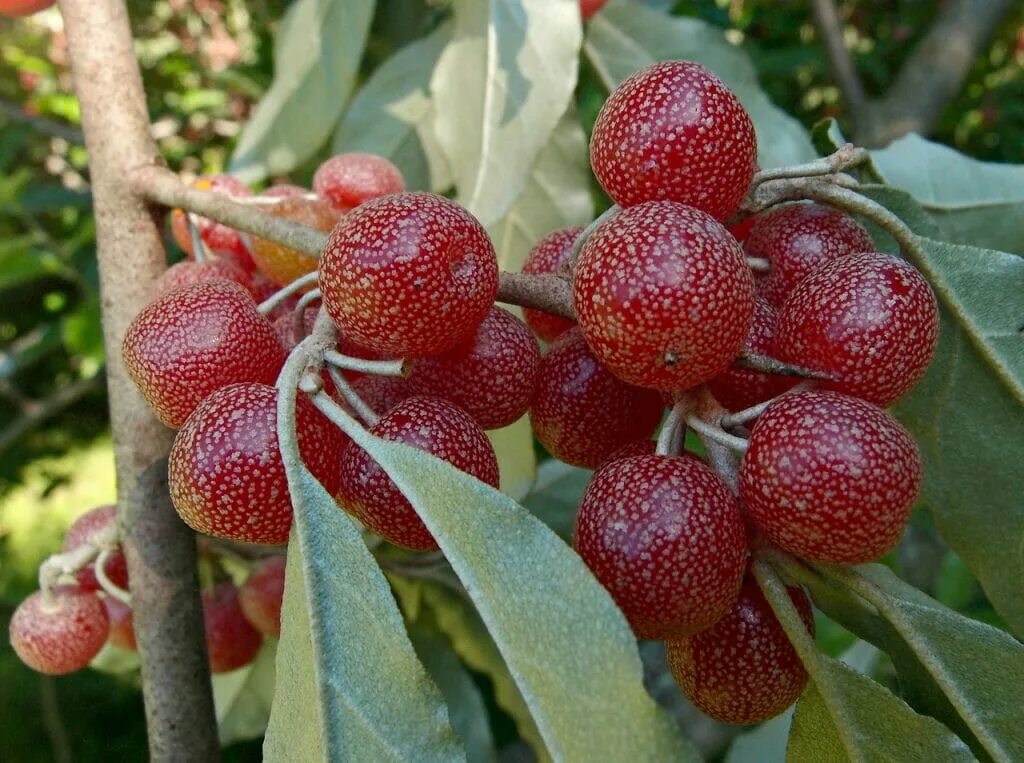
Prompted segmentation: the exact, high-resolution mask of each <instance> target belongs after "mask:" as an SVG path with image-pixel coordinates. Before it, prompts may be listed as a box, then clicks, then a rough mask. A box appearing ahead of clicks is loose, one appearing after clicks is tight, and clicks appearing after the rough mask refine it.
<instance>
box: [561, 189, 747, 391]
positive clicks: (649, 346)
mask: <svg viewBox="0 0 1024 763" xmlns="http://www.w3.org/2000/svg"><path fill="white" fill-rule="evenodd" d="M573 303H574V305H575V307H576V318H577V320H578V321H579V325H580V329H582V331H583V335H584V336H585V337H586V339H587V343H588V344H589V345H590V346H591V348H592V349H593V350H594V354H595V355H597V357H598V358H600V359H601V362H602V363H604V364H605V365H606V366H608V368H609V369H611V371H612V373H614V374H615V375H616V376H618V377H619V378H621V379H624V380H625V381H628V382H630V383H631V384H638V385H640V386H642V387H653V388H655V389H663V390H683V389H688V388H690V387H693V386H695V385H697V384H700V383H702V382H705V381H707V380H708V379H711V378H712V377H714V376H716V375H717V374H719V373H721V372H722V371H724V370H725V369H726V368H728V367H729V364H730V363H731V362H732V361H733V359H734V358H735V357H736V355H737V353H739V351H740V350H741V349H742V347H743V342H744V341H745V340H746V338H747V334H748V332H749V331H750V324H751V321H752V320H753V315H754V279H753V277H752V276H751V274H750V268H749V267H748V266H747V263H746V258H745V257H744V255H743V250H742V249H741V248H740V245H739V244H738V243H737V242H736V239H734V238H733V237H732V236H731V235H729V232H728V231H727V230H726V229H725V228H724V227H722V225H720V224H719V223H717V222H716V221H715V220H713V219H712V218H711V217H709V216H708V215H706V214H704V213H703V212H701V211H699V210H697V209H694V208H692V207H686V206H683V205H682V204H677V203H675V202H670V201H659V202H650V203H647V204H640V205H638V206H635V207H630V208H629V209H626V210H623V211H622V212H620V213H619V214H618V215H616V216H615V217H613V218H612V219H611V220H609V221H608V222H606V223H605V224H604V225H602V226H601V227H600V228H598V229H597V230H596V231H595V232H594V234H593V235H592V236H591V237H590V238H589V239H588V240H587V243H586V244H584V246H583V250H582V252H581V253H580V257H579V261H578V263H577V265H576V271H575V277H574V280H573Z"/></svg>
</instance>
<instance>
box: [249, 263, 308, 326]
mask: <svg viewBox="0 0 1024 763" xmlns="http://www.w3.org/2000/svg"><path fill="white" fill-rule="evenodd" d="M278 289H280V287H279V286H278V285H277V284H276V283H274V282H273V281H271V280H270V279H269V278H267V277H266V276H265V275H263V274H262V273H260V272H259V271H257V272H255V273H253V274H252V275H251V276H250V277H249V293H250V294H252V298H253V300H255V302H256V304H257V305H259V304H260V303H261V302H263V301H264V300H266V299H268V298H269V297H272V296H273V295H274V294H276V293H277V291H278ZM300 296H301V295H299V294H292V295H290V296H288V297H285V298H284V300H283V301H282V302H280V303H278V305H277V307H275V308H274V309H273V310H271V311H270V312H269V313H267V314H266V315H267V320H270V321H276V320H277V319H279V318H281V317H283V316H285V315H289V316H290V315H291V314H292V312H293V311H294V310H295V305H296V304H298V301H299V297H300Z"/></svg>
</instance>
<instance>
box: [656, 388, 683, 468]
mask: <svg viewBox="0 0 1024 763" xmlns="http://www.w3.org/2000/svg"><path fill="white" fill-rule="evenodd" d="M690 408H691V405H690V403H689V401H687V400H680V401H679V402H677V403H676V404H675V405H673V406H672V410H670V411H669V412H668V416H666V417H665V422H664V423H663V424H662V425H661V432H660V433H659V434H658V443H657V445H656V446H655V448H654V453H655V455H658V456H677V455H679V452H680V450H681V449H682V437H680V434H681V432H680V430H682V431H683V432H685V431H686V430H685V424H684V422H685V419H686V414H687V412H688V411H689V410H690Z"/></svg>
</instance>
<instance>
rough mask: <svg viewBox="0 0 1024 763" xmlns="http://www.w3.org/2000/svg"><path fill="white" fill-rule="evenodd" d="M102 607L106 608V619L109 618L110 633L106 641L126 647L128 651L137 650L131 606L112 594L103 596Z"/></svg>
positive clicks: (121, 647)
mask: <svg viewBox="0 0 1024 763" xmlns="http://www.w3.org/2000/svg"><path fill="white" fill-rule="evenodd" d="M103 607H104V608H105V609H106V610H107V619H108V620H110V635H109V636H108V637H107V641H108V642H109V643H110V644H112V645H113V646H116V647H118V648H119V649H127V650H128V651H130V652H134V651H136V650H138V648H139V647H138V644H137V643H136V642H135V621H134V618H133V617H132V608H131V607H129V606H128V605H127V604H125V603H124V602H122V601H120V600H119V599H115V598H114V597H113V596H104V597H103Z"/></svg>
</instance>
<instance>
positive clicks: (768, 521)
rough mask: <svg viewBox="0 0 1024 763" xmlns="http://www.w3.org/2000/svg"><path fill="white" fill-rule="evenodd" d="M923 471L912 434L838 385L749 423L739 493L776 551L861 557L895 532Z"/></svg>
mask: <svg viewBox="0 0 1024 763" xmlns="http://www.w3.org/2000/svg"><path fill="white" fill-rule="evenodd" d="M921 472H922V467H921V457H920V454H919V453H918V450H917V444H916V443H915V442H914V439H913V438H912V437H911V436H910V434H909V433H908V432H907V431H906V430H905V429H904V428H903V427H902V426H901V425H900V424H899V422H898V421H896V419H894V418H893V417H892V416H890V415H889V414H888V413H886V412H885V411H884V410H882V409H881V408H879V407H878V406H876V405H872V404H871V403H867V402H865V401H863V400H859V399H857V398H855V397H850V396H848V395H842V394H839V393H837V392H828V391H818V390H811V391H807V392H793V393H790V394H788V395H783V396H782V397H780V398H779V399H778V400H777V401H775V402H773V403H772V404H771V405H770V406H769V407H768V409H767V410H766V411H765V412H764V413H763V414H761V417H760V418H759V419H758V420H757V423H756V424H755V425H754V428H753V430H752V431H751V433H750V441H749V444H748V447H747V452H746V454H745V455H744V456H743V462H742V464H741V465H740V498H741V500H742V501H743V506H744V508H745V509H746V512H747V515H748V516H749V518H750V519H751V520H752V521H753V522H754V523H755V524H756V525H757V526H758V527H759V528H760V529H761V530H762V531H764V533H765V535H767V536H768V538H769V540H771V541H772V542H773V543H775V544H776V545H778V546H780V547H781V548H783V549H784V550H786V551H789V552H790V553H793V554H796V555H797V556H800V557H803V558H805V559H810V560H811V561H815V562H824V563H826V564H861V563H863V562H870V561H874V560H875V559H877V558H878V557H880V556H881V555H882V554H884V553H885V552H886V551H888V550H889V549H891V548H892V547H893V546H894V545H896V542H897V541H898V540H899V539H900V535H902V534H903V529H904V528H905V527H906V525H907V521H908V520H909V518H910V510H911V509H912V508H913V506H914V501H915V499H916V498H917V492H918V489H919V488H920V486H921Z"/></svg>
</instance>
